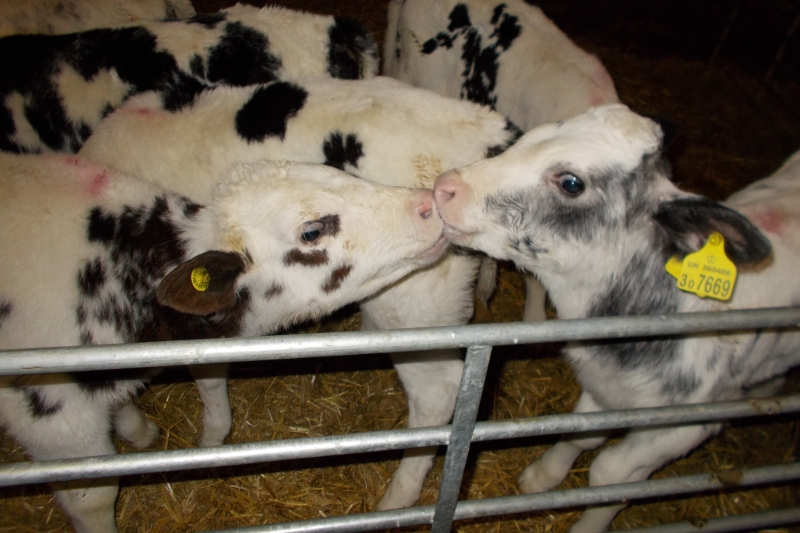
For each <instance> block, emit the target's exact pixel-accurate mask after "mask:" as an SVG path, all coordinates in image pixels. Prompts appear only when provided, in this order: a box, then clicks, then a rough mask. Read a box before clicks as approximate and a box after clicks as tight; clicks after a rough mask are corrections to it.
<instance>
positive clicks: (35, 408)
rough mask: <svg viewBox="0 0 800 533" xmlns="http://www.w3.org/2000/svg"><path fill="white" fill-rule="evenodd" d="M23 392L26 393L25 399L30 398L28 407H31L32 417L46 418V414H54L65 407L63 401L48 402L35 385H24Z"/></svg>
mask: <svg viewBox="0 0 800 533" xmlns="http://www.w3.org/2000/svg"><path fill="white" fill-rule="evenodd" d="M22 392H23V393H24V394H25V399H26V400H28V408H29V409H30V413H31V418H44V417H46V416H52V415H54V414H56V413H57V412H59V411H60V410H61V408H62V407H63V405H62V404H61V402H57V403H54V404H48V403H47V402H46V401H45V400H44V398H42V396H41V395H40V394H39V391H38V390H37V389H35V388H33V387H24V388H23V389H22Z"/></svg>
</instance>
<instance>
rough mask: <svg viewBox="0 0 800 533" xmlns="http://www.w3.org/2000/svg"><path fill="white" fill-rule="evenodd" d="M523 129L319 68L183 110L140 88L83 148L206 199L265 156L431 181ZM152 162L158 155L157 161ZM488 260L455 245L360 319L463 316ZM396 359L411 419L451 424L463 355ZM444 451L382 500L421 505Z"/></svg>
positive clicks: (465, 107) (414, 92)
mask: <svg viewBox="0 0 800 533" xmlns="http://www.w3.org/2000/svg"><path fill="white" fill-rule="evenodd" d="M517 135H518V132H517V131H516V130H515V129H514V128H511V127H510V126H509V124H508V122H507V120H506V119H505V118H504V117H503V116H502V115H500V114H499V113H495V112H493V111H490V110H489V109H488V108H485V107H481V106H478V105H476V104H473V103H470V102H463V101H458V100H453V99H450V98H445V97H442V96H438V95H436V94H434V93H431V92H430V91H425V90H422V89H416V88H414V87H410V86H408V85H406V84H404V83H401V82H399V81H396V80H392V79H390V78H380V77H378V78H374V79H370V80H361V81H343V80H334V79H323V78H316V79H305V80H300V81H298V82H292V83H290V82H274V83H271V84H268V85H263V86H259V87H250V88H230V87H220V88H217V89H214V90H212V91H209V92H206V93H204V94H202V95H201V96H200V97H198V98H197V99H196V100H195V101H194V103H193V104H192V106H190V107H187V108H185V109H182V110H180V111H177V112H171V111H168V110H166V109H164V107H163V105H162V104H161V103H160V100H159V98H158V97H157V95H141V96H138V97H136V98H135V99H131V100H130V101H129V102H128V103H127V104H126V105H125V106H123V107H122V108H120V109H118V110H117V111H116V112H115V113H113V114H111V115H109V116H108V117H107V118H106V119H105V120H104V121H103V123H101V124H100V125H99V127H98V128H97V131H96V133H95V135H93V136H92V137H91V138H90V139H89V141H88V142H87V143H86V145H85V146H84V147H83V150H82V151H81V155H84V156H85V157H87V158H90V159H94V160H96V161H99V162H102V163H104V164H107V165H111V166H115V167H117V168H119V169H120V170H124V171H126V172H129V173H132V174H141V175H146V176H149V179H152V180H155V181H157V182H159V183H161V184H166V185H167V186H168V187H169V188H171V189H175V190H177V191H180V192H181V193H183V194H186V195H188V196H189V197H191V198H192V199H194V200H195V201H204V199H205V198H207V197H208V195H209V194H210V191H211V190H212V188H213V186H214V183H215V182H216V181H217V179H218V176H220V172H221V169H223V168H225V167H226V166H227V165H229V164H230V163H231V162H235V161H249V160H253V159H259V158H271V159H290V160H295V161H303V162H310V163H325V164H327V165H330V166H334V167H337V168H339V169H344V170H345V171H347V172H349V173H351V174H354V175H356V176H359V177H361V178H365V179H368V180H371V181H378V182H381V183H384V184H387V185H403V186H415V187H428V188H430V187H431V186H432V185H433V181H434V180H435V179H436V177H437V176H438V175H439V174H441V173H442V172H443V171H445V170H447V169H450V168H455V167H457V166H461V165H466V164H469V163H472V162H475V161H478V160H480V159H483V158H485V157H487V156H489V155H493V154H496V153H498V152H500V151H502V150H503V149H504V148H505V147H506V146H507V145H508V144H509V143H511V142H513V140H515V139H516V138H517ZM146 161H158V162H159V164H158V165H151V167H152V168H149V169H148V168H147V167H146V166H145V162H146ZM146 169H147V171H146V172H145V170H146ZM478 263H479V260H478V259H477V258H476V257H472V256H469V255H467V254H458V255H456V254H450V255H448V256H446V257H445V258H444V259H443V260H442V261H440V262H439V263H437V264H436V265H434V266H432V267H430V268H428V269H425V270H424V271H420V272H419V273H416V274H414V275H413V276H410V277H407V278H406V279H404V280H403V282H402V283H398V284H395V285H394V286H392V287H391V288H390V289H388V290H385V291H383V292H381V294H380V295H378V296H375V297H373V298H370V299H368V300H366V301H362V302H361V310H362V327H363V328H364V329H395V328H412V327H426V326H447V325H458V324H465V323H466V322H467V321H468V320H469V319H470V317H471V316H472V310H473V297H472V294H473V289H472V285H473V283H474V280H475V273H476V270H477V267H478ZM392 359H393V362H394V364H395V368H396V369H397V372H398V375H399V377H400V380H401V381H402V383H403V386H404V387H405V390H406V393H407V394H408V402H409V416H408V420H409V421H408V423H409V426H410V427H420V426H433V425H439V424H445V423H447V421H448V420H449V419H450V417H451V415H452V413H453V408H454V406H455V398H456V395H457V393H458V387H459V383H460V380H461V369H462V356H461V353H460V352H459V351H458V350H446V351H436V352H413V353H407V354H393V355H392ZM434 453H435V449H426V450H415V451H414V452H412V453H409V454H407V456H406V457H405V458H404V459H403V461H402V462H401V463H400V466H399V467H398V470H397V472H396V473H395V476H394V478H393V479H392V482H391V484H390V485H389V488H388V490H387V492H386V494H385V495H384V497H383V499H382V500H381V502H380V504H379V507H380V508H382V509H388V508H396V507H405V506H409V505H412V504H414V503H415V502H416V501H417V498H418V497H419V494H420V491H421V490H422V483H423V481H424V479H425V475H426V473H427V472H428V470H429V469H430V466H431V464H432V461H433V457H434Z"/></svg>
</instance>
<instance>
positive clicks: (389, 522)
mask: <svg viewBox="0 0 800 533" xmlns="http://www.w3.org/2000/svg"><path fill="white" fill-rule="evenodd" d="M740 472H741V474H742V477H741V480H740V481H739V482H738V483H736V486H737V487H739V488H744V487H752V486H755V485H763V484H766V483H787V482H791V481H795V480H797V479H800V463H790V464H784V465H775V466H767V467H759V468H751V469H747V470H741V471H740ZM726 486H729V485H726V484H725V483H723V482H722V481H720V479H719V478H717V476H715V475H713V474H701V475H695V476H682V477H675V478H669V479H655V480H653V479H651V480H647V481H638V482H635V483H621V484H619V485H605V486H602V487H592V488H580V489H569V490H563V491H553V492H545V493H541V494H525V495H522V496H506V497H502V498H487V499H483V500H468V501H461V502H459V503H458V506H457V507H456V512H455V519H456V520H464V519H468V518H482V517H487V516H495V515H501V514H516V513H528V512H533V511H542V510H548V509H560V508H565V507H575V506H587V505H602V504H607V503H612V502H620V501H630V500H637V499H644V498H656V497H663V496H676V495H684V494H687V495H694V494H696V493H698V492H708V491H712V490H718V489H721V488H724V487H726ZM434 509H435V508H434V506H433V505H425V506H419V507H411V508H409V509H399V510H395V511H380V512H372V513H363V514H357V515H347V516H337V517H331V518H321V519H312V520H304V521H299V522H286V523H283V524H270V525H264V526H250V527H242V528H234V529H225V530H218V531H217V533H300V532H303V533H315V532H319V533H321V532H325V533H359V532H363V531H375V530H379V529H387V528H395V527H407V526H415V525H423V524H428V523H430V522H431V521H432V520H433V513H434Z"/></svg>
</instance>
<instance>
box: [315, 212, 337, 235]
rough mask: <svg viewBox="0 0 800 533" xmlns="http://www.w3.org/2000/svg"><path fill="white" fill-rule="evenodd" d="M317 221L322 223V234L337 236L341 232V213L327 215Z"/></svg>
mask: <svg viewBox="0 0 800 533" xmlns="http://www.w3.org/2000/svg"><path fill="white" fill-rule="evenodd" d="M317 222H321V223H322V230H321V232H322V235H328V236H330V237H336V236H337V235H338V234H339V230H340V229H341V223H340V221H339V215H325V216H324V217H322V218H320V219H319V220H317Z"/></svg>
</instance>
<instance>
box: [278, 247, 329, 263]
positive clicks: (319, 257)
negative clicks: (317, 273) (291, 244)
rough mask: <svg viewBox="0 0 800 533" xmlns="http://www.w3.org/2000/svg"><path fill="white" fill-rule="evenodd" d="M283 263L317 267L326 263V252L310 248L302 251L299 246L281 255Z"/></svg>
mask: <svg viewBox="0 0 800 533" xmlns="http://www.w3.org/2000/svg"><path fill="white" fill-rule="evenodd" d="M283 264H284V265H286V266H291V265H303V266H310V267H317V266H321V265H327V264H328V252H327V251H325V250H311V251H310V252H304V251H302V250H300V249H299V248H293V249H291V250H289V251H288V252H286V255H285V256H283Z"/></svg>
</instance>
